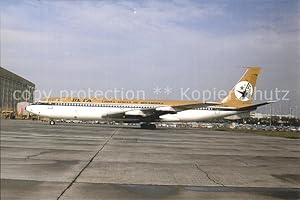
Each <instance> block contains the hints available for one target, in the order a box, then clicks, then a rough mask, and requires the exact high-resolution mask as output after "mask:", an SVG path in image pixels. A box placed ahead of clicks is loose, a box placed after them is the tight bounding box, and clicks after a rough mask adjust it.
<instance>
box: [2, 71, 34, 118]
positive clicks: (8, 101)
mask: <svg viewBox="0 0 300 200" xmlns="http://www.w3.org/2000/svg"><path fill="white" fill-rule="evenodd" d="M34 90H35V84H33V83H32V82H30V81H28V80H26V79H25V78H23V77H21V76H19V75H17V74H15V73H13V72H10V71H8V70H6V69H4V68H3V67H0V107H1V116H3V114H7V113H10V114H12V115H13V114H15V113H16V112H17V105H18V103H20V102H30V103H31V102H33V99H34V97H33V93H34Z"/></svg>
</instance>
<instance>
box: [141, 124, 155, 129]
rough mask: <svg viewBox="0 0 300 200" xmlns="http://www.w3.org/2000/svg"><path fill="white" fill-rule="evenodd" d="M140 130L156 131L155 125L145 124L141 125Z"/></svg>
mask: <svg viewBox="0 0 300 200" xmlns="http://www.w3.org/2000/svg"><path fill="white" fill-rule="evenodd" d="M141 128H142V129H152V130H153V129H156V125H155V124H147V123H142V124H141Z"/></svg>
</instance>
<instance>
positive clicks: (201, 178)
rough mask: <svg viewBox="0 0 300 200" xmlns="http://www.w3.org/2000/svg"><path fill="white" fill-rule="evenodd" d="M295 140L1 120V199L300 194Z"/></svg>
mask: <svg viewBox="0 0 300 200" xmlns="http://www.w3.org/2000/svg"><path fill="white" fill-rule="evenodd" d="M299 157H300V140H295V139H286V138H277V137H265V136H258V135H250V134H245V133H242V132H241V133H231V132H225V131H207V130H201V129H157V130H142V129H139V128H136V127H131V128H128V127H125V126H124V127H121V126H101V125H90V124H57V125H55V126H50V125H48V124H47V123H43V122H38V121H17V120H2V121H1V199H8V200H13V199H22V200H24V199H43V200H44V199H68V200H69V199H70V200H75V199H105V200H110V199H126V200H127V199H128V200H131V199H140V200H144V199H189V200H192V199H230V200H233V199H263V200H268V199H300V170H299V169H300V168H299V166H300V158H299Z"/></svg>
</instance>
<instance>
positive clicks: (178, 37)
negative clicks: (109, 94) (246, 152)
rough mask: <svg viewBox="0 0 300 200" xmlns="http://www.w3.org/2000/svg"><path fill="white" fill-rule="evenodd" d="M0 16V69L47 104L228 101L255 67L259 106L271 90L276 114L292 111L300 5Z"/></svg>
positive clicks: (143, 7)
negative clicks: (114, 97) (80, 96)
mask: <svg viewBox="0 0 300 200" xmlns="http://www.w3.org/2000/svg"><path fill="white" fill-rule="evenodd" d="M0 7H1V10H0V12H1V15H0V16H1V19H0V20H1V21H0V23H1V24H0V38H1V66H3V67H4V68H6V69H8V70H11V71H13V72H15V73H17V74H19V75H21V76H23V77H25V78H27V79H29V80H30V81H32V82H34V83H35V84H36V88H37V89H38V90H43V91H44V90H45V91H51V92H52V93H51V94H52V95H54V96H55V95H58V94H59V92H60V91H61V90H67V91H70V90H76V91H78V90H87V89H88V88H90V89H92V90H103V91H105V90H109V89H113V88H117V89H119V90H124V91H127V90H144V91H146V96H145V97H146V98H169V99H180V98H182V90H186V89H187V88H188V89H189V90H188V91H189V92H190V91H195V90H196V91H203V90H215V91H220V90H226V91H228V90H230V89H231V88H232V87H233V86H234V84H235V83H236V81H237V80H238V79H239V77H240V76H241V74H242V73H243V71H244V70H245V67H246V66H261V67H262V73H261V75H260V77H259V79H258V82H257V89H260V90H264V91H266V97H267V98H265V99H260V101H264V100H270V99H271V98H273V99H274V93H273V94H272V95H271V91H274V90H275V89H276V88H277V89H278V90H280V91H286V90H288V91H289V93H288V95H287V98H288V99H289V101H280V102H279V103H277V105H274V108H275V111H276V110H277V111H278V112H279V110H282V112H284V113H285V114H287V113H288V112H289V111H290V110H289V108H290V107H292V109H293V110H296V109H297V108H296V107H299V108H300V103H299V102H300V81H299V76H300V61H299V60H300V59H299V56H300V49H299V48H300V30H299V29H300V20H299V19H300V1H296V0H277V1H271V0H244V1H238V0H215V1H208V0H207V1H204V0H203V1H201V0H199V1H196V0H195V1H194V0H190V1H188V0H187V1H179V0H178V1H177V0H173V1H167V0H166V1H159V0H157V1H154V0H149V1H137V0H136V1H126V0H124V1H118V0H117V1H96V0H91V1H88V0H82V1H79V0H78V1H62V0H54V1H45V0H40V1H30V0H26V1H22V0H16V1H14V0H12V1H8V0H7V1H5V0H3V1H1V2H0ZM155 88H156V89H157V88H160V89H161V92H160V93H154V92H153V91H154V90H155ZM168 88H169V89H170V90H169V92H166V89H168ZM283 94H284V92H282V94H281V97H283ZM189 96H191V93H189ZM212 100H218V99H215V98H213V99H212ZM267 109H268V108H267V107H266V108H265V110H263V111H265V112H267ZM298 110H300V109H298ZM298 113H299V111H298Z"/></svg>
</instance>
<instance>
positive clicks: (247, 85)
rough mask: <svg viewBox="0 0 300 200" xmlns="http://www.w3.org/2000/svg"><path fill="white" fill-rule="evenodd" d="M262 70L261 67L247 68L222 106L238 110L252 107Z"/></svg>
mask: <svg viewBox="0 0 300 200" xmlns="http://www.w3.org/2000/svg"><path fill="white" fill-rule="evenodd" d="M260 70H261V68H260V67H247V69H246V71H245V73H244V74H243V75H242V77H241V78H240V80H239V81H238V82H237V83H236V85H235V86H234V87H233V88H232V89H231V90H230V92H229V94H228V96H227V97H226V98H224V99H223V100H222V104H223V105H224V106H230V107H237V108H240V107H245V106H250V105H251V104H252V99H253V94H254V90H255V86H256V80H257V76H258V74H259V73H260Z"/></svg>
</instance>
